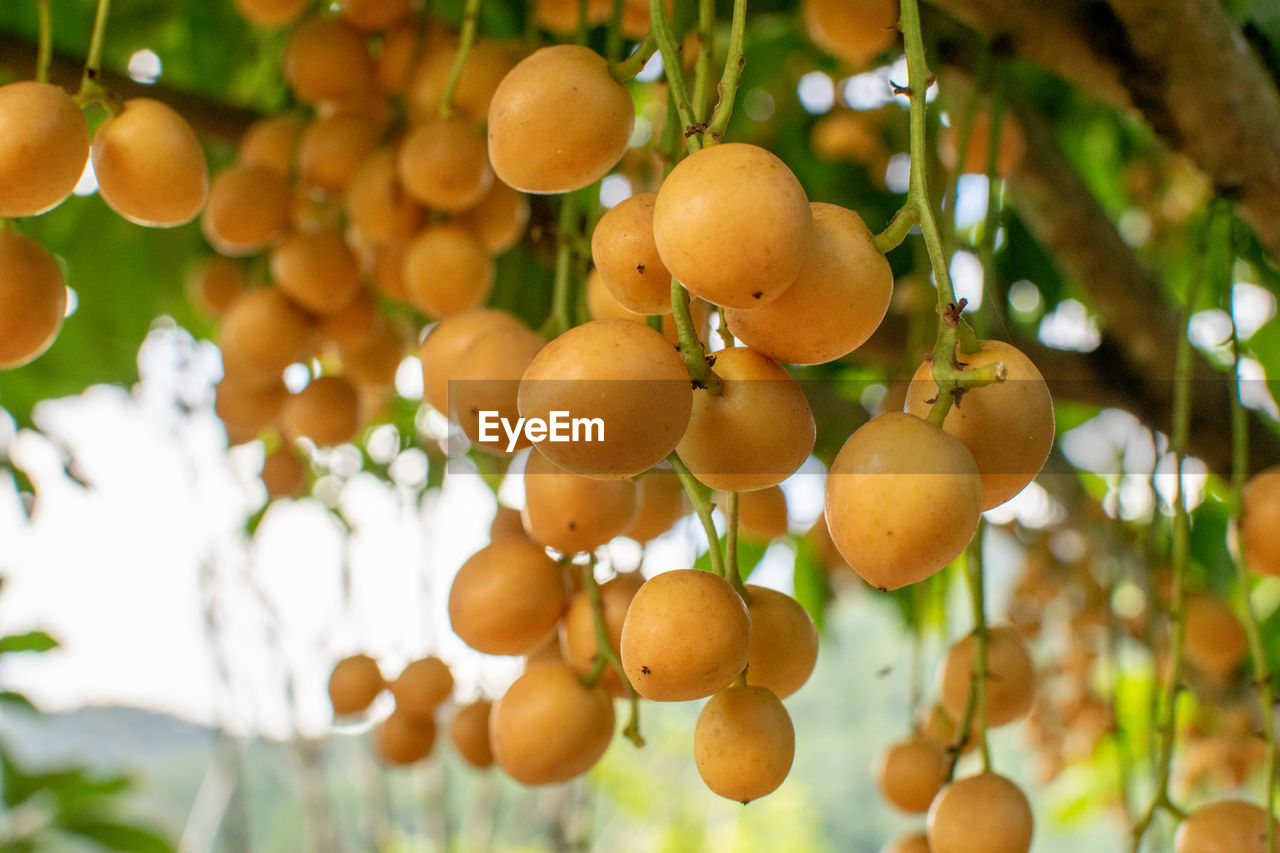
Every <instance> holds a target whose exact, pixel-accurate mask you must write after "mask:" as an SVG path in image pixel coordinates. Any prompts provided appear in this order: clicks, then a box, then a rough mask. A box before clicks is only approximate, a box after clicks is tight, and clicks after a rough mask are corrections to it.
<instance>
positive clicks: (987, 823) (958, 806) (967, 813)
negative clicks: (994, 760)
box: [928, 773, 1035, 853]
mask: <svg viewBox="0 0 1280 853" xmlns="http://www.w3.org/2000/svg"><path fill="white" fill-rule="evenodd" d="M1034 828H1035V827H1034V821H1033V820H1032V816H1031V805H1030V803H1028V802H1027V796H1026V794H1024V793H1022V790H1021V789H1020V788H1019V787H1018V786H1017V785H1015V784H1014V783H1013V782H1010V781H1009V780H1008V779H1006V778H1005V777H1003V776H1000V775H998V774H996V773H980V774H978V775H977V776H970V777H968V778H965V779H960V780H958V781H956V782H952V783H951V784H949V785H947V786H946V787H945V788H943V789H942V791H941V792H940V793H939V794H938V796H937V797H936V798H934V801H933V805H931V806H930V807H929V830H928V832H929V849H930V850H931V851H932V853H1027V851H1028V850H1030V849H1031V836H1032V832H1033V830H1034Z"/></svg>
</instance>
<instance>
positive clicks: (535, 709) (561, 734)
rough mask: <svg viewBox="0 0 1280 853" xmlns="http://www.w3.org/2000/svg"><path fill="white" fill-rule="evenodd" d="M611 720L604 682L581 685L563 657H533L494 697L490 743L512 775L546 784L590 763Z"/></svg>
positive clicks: (607, 737)
mask: <svg viewBox="0 0 1280 853" xmlns="http://www.w3.org/2000/svg"><path fill="white" fill-rule="evenodd" d="M613 724H614V712H613V700H612V699H610V698H609V695H608V694H607V693H605V691H604V690H603V689H602V688H600V687H586V686H584V685H583V684H582V682H581V681H579V680H578V674H577V673H576V672H574V671H573V670H572V669H570V668H569V667H568V666H566V665H565V664H563V663H555V662H541V663H534V664H531V665H530V666H529V668H528V669H526V670H525V672H524V674H523V675H521V676H520V677H519V678H517V679H516V680H515V682H514V683H513V684H512V685H511V686H510V687H509V688H507V692H506V693H504V694H503V695H502V698H500V699H498V701H497V702H495V703H494V705H493V711H492V713H491V714H490V717H489V743H490V745H491V746H492V747H493V757H494V760H495V761H496V762H497V764H498V766H499V767H501V768H502V771H503V772H504V773H506V774H507V775H508V776H510V777H511V778H512V779H514V780H516V781H517V782H520V783H521V784H523V785H549V784H553V783H555V782H564V781H567V780H569V779H572V778H573V777H574V776H578V775H580V774H582V773H585V772H586V771H587V770H589V769H591V767H592V766H593V765H594V764H595V763H596V762H597V761H599V760H600V756H602V755H604V751H605V750H606V749H608V747H609V743H610V741H612V739H613Z"/></svg>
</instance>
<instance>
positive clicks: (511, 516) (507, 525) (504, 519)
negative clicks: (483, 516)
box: [489, 504, 529, 542]
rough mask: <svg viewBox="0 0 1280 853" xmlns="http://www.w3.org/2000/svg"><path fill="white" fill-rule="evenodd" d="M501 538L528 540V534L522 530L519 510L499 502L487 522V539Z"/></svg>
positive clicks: (498, 539) (497, 539)
mask: <svg viewBox="0 0 1280 853" xmlns="http://www.w3.org/2000/svg"><path fill="white" fill-rule="evenodd" d="M503 539H515V540H517V541H520V542H528V541H529V534H528V533H525V532H524V522H523V521H522V520H521V519H520V510H518V509H513V508H512V507H509V506H503V505H502V504H499V505H498V510H497V512H495V513H494V514H493V521H491V522H490V523H489V541H490V542H498V541H501V540H503Z"/></svg>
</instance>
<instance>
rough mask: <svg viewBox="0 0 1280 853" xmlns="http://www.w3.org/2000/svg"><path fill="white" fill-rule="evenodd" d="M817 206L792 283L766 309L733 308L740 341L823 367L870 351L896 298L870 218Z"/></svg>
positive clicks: (730, 314)
mask: <svg viewBox="0 0 1280 853" xmlns="http://www.w3.org/2000/svg"><path fill="white" fill-rule="evenodd" d="M810 208H811V210H812V212H813V240H812V242H811V243H810V246H809V254H808V256H807V257H806V258H805V259H804V262H803V263H802V264H801V266H800V272H799V273H798V274H797V275H796V277H795V279H794V280H793V281H792V282H791V285H790V286H789V287H788V288H787V289H786V290H784V291H783V292H782V295H780V296H778V297H777V298H776V299H774V300H772V301H771V302H769V303H767V304H765V305H759V306H756V307H752V308H746V309H738V308H726V309H725V320H726V321H727V322H728V324H729V331H731V332H733V334H734V337H736V338H738V340H740V341H742V343H743V344H744V345H745V346H748V347H750V348H751V349H753V350H755V351H756V352H758V353H760V354H761V355H766V356H769V357H770V358H776V359H777V360H778V361H786V362H789V363H791V364H823V363H825V362H828V361H834V360H835V359H837V358H840V357H841V356H844V355H847V354H849V353H850V352H853V351H854V350H855V349H857V348H858V347H860V346H862V344H864V343H865V342H866V341H867V339H868V338H870V337H871V334H872V333H873V332H874V331H875V330H876V328H877V327H878V326H879V325H880V321H881V320H883V319H884V315H885V312H886V311H887V310H888V309H889V299H890V297H891V296H892V295H893V271H892V270H891V269H889V262H888V261H887V260H885V257H884V255H882V254H880V252H879V251H877V249H876V247H875V244H874V243H872V234H871V231H870V229H868V228H867V226H866V224H864V223H863V221H862V218H861V217H860V216H858V214H856V213H854V212H853V211H852V210H847V209H846V208H843V207H838V206H836V205H834V204H824V203H822V202H813V203H812V204H811V205H810Z"/></svg>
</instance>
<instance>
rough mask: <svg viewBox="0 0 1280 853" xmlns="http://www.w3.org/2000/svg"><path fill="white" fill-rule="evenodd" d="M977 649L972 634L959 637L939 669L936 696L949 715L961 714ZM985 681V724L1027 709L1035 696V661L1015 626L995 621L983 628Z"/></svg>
mask: <svg viewBox="0 0 1280 853" xmlns="http://www.w3.org/2000/svg"><path fill="white" fill-rule="evenodd" d="M977 649H978V641H977V638H976V637H975V636H974V635H972V634H969V635H967V636H965V637H963V638H962V639H960V640H959V641H957V642H956V643H955V644H954V645H952V646H951V648H950V649H949V650H948V651H947V657H946V659H945V660H944V661H943V664H942V669H941V671H940V672H939V677H938V694H939V699H940V700H941V702H942V707H943V708H945V709H946V710H947V713H948V714H950V715H951V717H952V719H956V720H958V719H960V718H961V717H963V716H964V706H965V702H966V701H968V699H969V691H970V689H971V688H970V686H971V685H972V684H973V669H974V665H975V655H976V654H977ZM985 683H986V702H987V725H988V726H1003V725H1005V724H1006V723H1011V722H1013V721H1014V720H1016V719H1019V718H1020V717H1024V716H1026V715H1027V713H1028V712H1030V710H1031V703H1032V702H1034V701H1035V697H1036V673H1035V665H1034V664H1033V663H1032V662H1031V653H1030V652H1028V651H1027V644H1026V643H1025V642H1023V639H1022V635H1021V634H1019V633H1018V631H1017V629H1016V628H1013V627H1010V626H1008V625H995V626H992V627H991V628H989V629H988V630H987V678H986V682H985Z"/></svg>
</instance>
